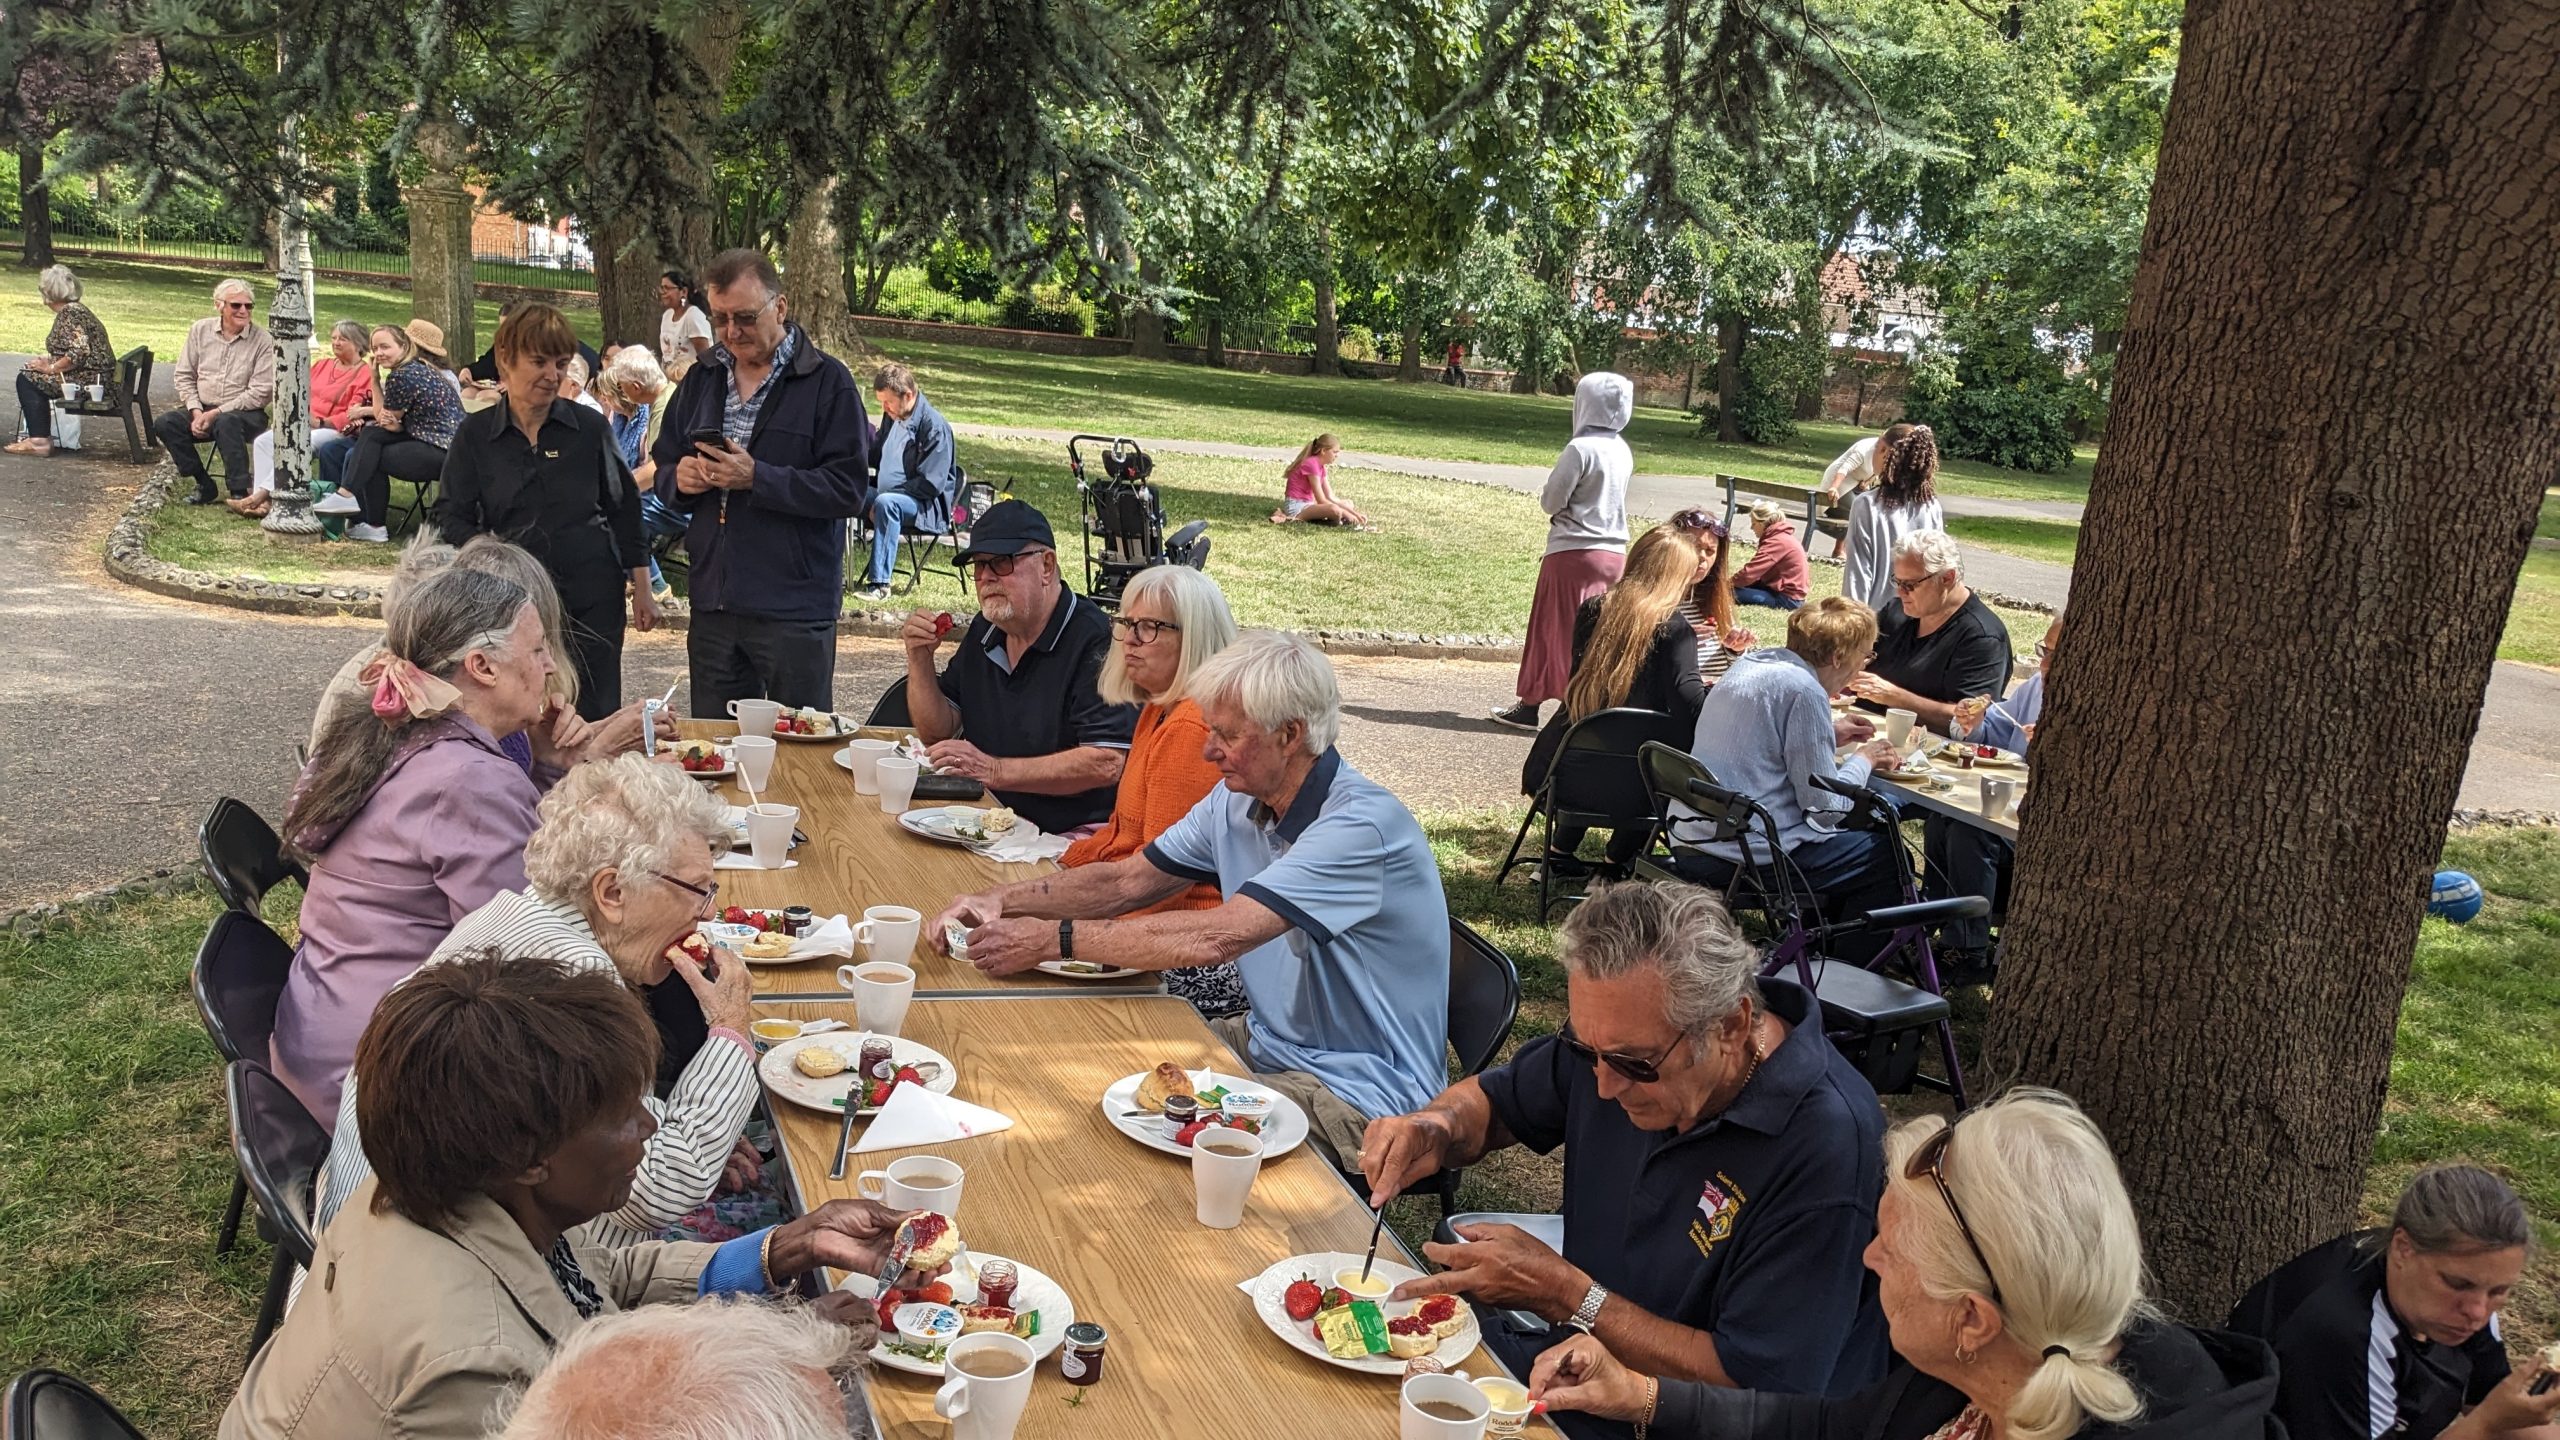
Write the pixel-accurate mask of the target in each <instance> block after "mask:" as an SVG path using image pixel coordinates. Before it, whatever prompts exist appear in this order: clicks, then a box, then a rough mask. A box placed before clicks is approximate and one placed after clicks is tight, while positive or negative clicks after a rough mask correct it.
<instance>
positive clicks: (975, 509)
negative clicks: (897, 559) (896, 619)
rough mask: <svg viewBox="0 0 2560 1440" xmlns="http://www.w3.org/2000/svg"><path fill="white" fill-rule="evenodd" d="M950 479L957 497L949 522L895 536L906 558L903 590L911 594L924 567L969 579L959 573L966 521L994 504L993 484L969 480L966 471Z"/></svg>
mask: <svg viewBox="0 0 2560 1440" xmlns="http://www.w3.org/2000/svg"><path fill="white" fill-rule="evenodd" d="M952 478H953V480H954V481H955V482H957V483H956V484H955V485H954V487H953V489H952V493H953V494H954V495H956V496H958V497H959V498H958V499H957V500H956V501H954V502H953V504H952V506H951V519H950V523H948V524H946V525H944V526H943V528H941V529H939V530H919V529H915V528H913V527H910V528H908V529H907V530H906V531H905V532H903V533H902V534H900V535H899V536H898V549H899V551H900V552H901V554H902V555H903V556H904V557H905V560H906V572H907V588H906V592H902V593H911V592H913V591H914V590H915V588H916V587H917V586H919V585H922V584H923V583H924V572H925V571H927V570H947V571H949V572H950V573H951V576H952V578H953V579H955V580H961V581H966V580H967V579H968V578H969V577H968V576H966V575H964V574H962V573H961V572H960V558H959V557H960V552H961V551H963V550H966V549H968V548H969V522H970V521H971V520H972V519H974V518H975V517H977V516H980V515H984V514H986V513H987V507H988V506H990V505H993V504H994V503H996V487H994V486H993V485H990V484H988V483H987V482H986V481H984V480H972V479H970V478H969V472H968V471H966V470H959V469H955V471H954V474H953V476H952ZM936 555H940V556H942V557H943V560H942V563H940V564H935V563H934V556H936ZM893 588H894V587H893Z"/></svg>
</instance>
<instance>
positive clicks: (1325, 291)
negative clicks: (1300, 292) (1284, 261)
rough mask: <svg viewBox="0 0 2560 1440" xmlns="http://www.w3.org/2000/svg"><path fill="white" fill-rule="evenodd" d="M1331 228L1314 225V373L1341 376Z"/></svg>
mask: <svg viewBox="0 0 2560 1440" xmlns="http://www.w3.org/2000/svg"><path fill="white" fill-rule="evenodd" d="M1335 303H1336V301H1335V296H1334V283H1333V226H1332V225H1330V224H1327V223H1326V222H1324V221H1321V220H1320V221H1317V222H1316V337H1315V339H1316V353H1315V365H1314V372H1313V373H1315V374H1318V375H1339V374H1341V373H1342V326H1341V323H1340V321H1339V319H1338V317H1337V316H1336V315H1335V313H1334V307H1335Z"/></svg>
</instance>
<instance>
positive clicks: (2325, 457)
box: [1985, 0, 2560, 1318]
mask: <svg viewBox="0 0 2560 1440" xmlns="http://www.w3.org/2000/svg"><path fill="white" fill-rule="evenodd" d="M2340 76H2354V77H2355V81H2354V83H2352V84H2340V83H2338V79H2339V77H2340ZM2556 84H2560V0H2482V3H2478V4H2471V5H2444V4H2425V5H2421V4H2415V3H2410V0H2333V3H2332V4H2330V5H2328V6H2325V7H2322V8H2321V10H2320V12H2319V13H2318V14H2317V15H2316V16H2315V15H2313V14H2312V13H2311V12H2309V11H2307V10H2305V9H2303V8H2302V7H2300V6H2298V5H2295V4H2293V3H2290V0H2223V3H2219V4H2214V5H2209V6H2208V5H2195V6H2190V7H2189V8H2188V10H2187V15H2186V26H2185V39H2184V44H2183V47H2182V56H2181V60H2180V63H2179V67H2178V86H2177V93H2176V96H2175V98H2174V99H2173V100H2172V101H2171V102H2170V106H2169V112H2168V117H2167V126H2166V131H2165V133H2164V135H2163V138H2162V141H2161V146H2160V162H2159V173H2158V180H2157V184H2156V186H2155V188H2154V189H2153V191H2152V207H2151V218H2150V224H2149V228H2148V230H2147V231H2146V233H2145V235H2144V238H2143V255H2142V261H2141V266H2140V269H2139V270H2138V272H2137V274H2136V277H2135V281H2134V290H2133V297H2132V306H2131V313H2130V315H2129V316H2128V319H2127V324H2126V329H2125V333H2124V341H2123V351H2122V354H2121V357H2120V360H2119V362H2118V367H2117V370H2116V376H2117V383H2116V389H2115V409H2114V413H2113V414H2112V415H2111V416H2110V418H2109V423H2108V444H2107V447H2106V450H2105V452H2104V454H2103V455H2102V456H2101V458H2100V459H2099V461H2098V467H2097V474H2096V477H2095V480H2094V483H2093V485H2092V489H2091V494H2090V502H2089V509H2088V518H2087V533H2086V536H2085V538H2084V539H2083V540H2082V542H2081V547H2080V553H2081V555H2082V557H2083V558H2084V560H2088V559H2089V558H2090V557H2097V558H2096V560H2095V561H2094V563H2084V564H2083V565H2082V566H2081V567H2080V569H2079V573H2078V575H2077V577H2076V583H2075V585H2074V594H2073V596H2072V601H2073V608H2072V612H2071V640H2070V642H2069V645H2068V647H2067V648H2066V649H2065V650H2063V652H2062V653H2061V655H2060V658H2059V659H2058V661H2057V662H2056V669H2055V672H2054V675H2053V680H2052V689H2051V690H2050V692H2049V698H2048V700H2047V702H2046V712H2045V716H2044V727H2043V728H2044V731H2045V733H2044V734H2043V735H2042V736H2040V738H2039V739H2038V741H2037V763H2036V785H2035V791H2034V802H2033V803H2032V805H2030V806H2029V807H2028V809H2027V811H2026V815H2025V832H2024V836H2023V843H2022V845H2021V847H2020V853H2019V863H2018V867H2017V876H2018V888H2017V892H2016V895H2015V898H2014V900H2013V902H2012V904H2011V906H2010V909H2009V929H2008V935H2007V951H2006V954H2005V956H2004V963H2003V965H2002V982H2003V983H2002V985H2001V991H2000V1004H1999V1005H1998V1006H1997V1007H1995V1008H1994V1010H1993V1012H1992V1018H1991V1024H1990V1029H1989V1032H1988V1035H1987V1037H1986V1041H1985V1056H1986V1061H1987V1065H1986V1068H1987V1069H1988V1070H1989V1071H1990V1072H1991V1074H1992V1075H1994V1076H1997V1077H2005V1078H2010V1079H2022V1080H2029V1081H2034V1082H2037V1083H2041V1084H2048V1085H2053V1086H2057V1087H2059V1088H2061V1089H2063V1090H2065V1091H2067V1092H2069V1093H2071V1094H2073V1095H2075V1096H2077V1097H2078V1098H2079V1099H2080V1100H2081V1101H2082V1103H2084V1104H2085V1105H2087V1106H2088V1107H2089V1109H2090V1111H2091V1113H2092V1114H2093V1115H2094V1116H2095V1117H2096V1119H2097V1121H2098V1123H2099V1124H2100V1125H2102V1126H2103V1127H2105V1129H2106V1131H2107V1134H2108V1135H2109V1137H2110V1138H2111V1139H2112V1140H2113V1142H2114V1144H2115V1147H2116V1151H2117V1153H2118V1155H2119V1156H2120V1158H2121V1160H2122V1163H2123V1167H2124V1173H2125V1177H2126V1179H2127V1181H2128V1182H2129V1184H2130V1185H2131V1187H2132V1190H2133V1193H2134V1196H2135V1199H2136V1203H2137V1207H2138V1209H2139V1211H2140V1213H2141V1214H2142V1217H2143V1231H2144V1238H2145V1240H2146V1242H2147V1245H2148V1249H2149V1257H2150V1261H2151V1264H2152V1266H2153V1267H2154V1269H2155V1270H2156V1271H2157V1273H2158V1275H2159V1277H2160V1280H2161V1282H2162V1286H2163V1290H2164V1293H2165V1295H2166V1298H2167V1299H2168V1300H2169V1301H2170V1302H2171V1303H2172V1304H2173V1305H2174V1306H2176V1307H2177V1308H2178V1309H2180V1310H2181V1311H2182V1312H2183V1313H2184V1314H2185V1315H2187V1316H2188V1317H2190V1318H2200V1317H2218V1316H2219V1315H2220V1314H2221V1313H2222V1311H2223V1307H2224V1306H2226V1305H2227V1304H2228V1303H2229V1302H2230V1300H2231V1299H2232V1298H2233V1297H2234V1296H2235V1294H2236V1293H2237V1292H2238V1291H2239V1290H2241V1289H2242V1288H2243V1287H2245V1286H2246V1285H2248V1284H2249V1283H2250V1282H2251V1281H2252V1280H2253V1279H2254V1278H2255V1277H2257V1276H2258V1275H2260V1274H2263V1273H2264V1272H2265V1271H2266V1270H2267V1269H2268V1268H2269V1267H2270V1266H2271V1265H2273V1264H2275V1263H2277V1262H2279V1261H2281V1260H2282V1259H2284V1258H2285V1257H2287V1256H2289V1255H2291V1254H2292V1253H2294V1252H2295V1251H2297V1250H2298V1249H2300V1248H2301V1247H2303V1246H2304V1245H2306V1244H2308V1243H2310V1242H2312V1241H2314V1240H2317V1239H2321V1238H2324V1237H2326V1236H2330V1235H2333V1234H2335V1233H2337V1232H2338V1231H2339V1230H2340V1229H2342V1228H2344V1227H2345V1226H2346V1225H2347V1224H2348V1223H2349V1222H2350V1220H2351V1219H2352V1218H2353V1216H2354V1214H2355V1211H2356V1202H2357V1199H2358V1196H2359V1194H2360V1192H2361V1188H2362V1185H2363V1180H2364V1174H2365V1167H2366V1163H2367V1160H2368V1158H2369V1156H2370V1152H2371V1148H2372V1141H2373V1136H2374V1131H2375V1127H2376V1125H2377V1124H2378V1122H2379V1119H2380V1116H2381V1110H2382V1102H2383V1095H2384V1091H2385V1089H2386V1087H2387V1084H2388V1081H2389V1077H2390V1060H2391V1050H2392V1040H2393V1034H2394V1027H2395V1023H2396V1021H2397V1018H2398V1015H2399V1010H2400V1004H2401V998H2402V992H2403V990H2404V989H2405V987H2406V984H2407V981H2408V975H2409V964H2410V957H2411V954H2412V951H2413V948H2414V945H2415V938H2416V931H2417V926H2418V919H2419V916H2420V913H2421V910H2422V908H2423V903H2424V893H2425V885H2426V877H2427V873H2428V871H2429V869H2430V868H2431V867H2432V865H2433V862H2434V860H2435V858H2436V855H2437V853H2438V850H2439V848H2440V847H2441V845H2442V844H2443V841H2444V826H2445V820H2446V817H2447V815H2448V814H2449V813H2450V811H2451V809H2452V806H2453V801H2454V795H2455V791H2456V787H2457V785H2458V783H2459V781H2460V779H2461V775H2462V769H2463V764H2464V757H2465V756H2466V754H2467V753H2468V752H2469V748H2470V741H2471V738H2472V735H2473V732H2474V731H2475V729H2476V728H2477V726H2478V723H2479V717H2480V706H2481V697H2482V694H2483V692H2484V690H2485V689H2486V687H2487V684H2488V679H2489V671H2490V665H2491V663H2492V659H2493V657H2494V655H2495V653H2496V649H2497V644H2498V636H2499V632H2500V630H2501V628H2502V627H2503V625H2504V623H2505V618H2506V613H2507V606H2508V602H2509V599H2510V597H2511V595H2512V594H2513V591H2514V586H2515V580H2516V574H2517V571H2518V568H2519V567H2520V565H2521V564H2522V562H2523V559H2524V556H2525V553H2526V550H2527V547H2528V542H2529V539H2530V537H2531V535H2532V532H2533V526H2534V515H2535V510H2536V506H2537V504H2538V503H2539V501H2540V498H2541V493H2542V487H2543V484H2544V482H2545V480H2546V479H2548V477H2549V472H2550V468H2551V456H2552V455H2553V454H2554V453H2555V452H2560V407H2555V404H2554V398H2553V397H2554V396H2555V394H2560V267H2554V266H2553V265H2552V264H2551V251H2550V236H2551V235H2552V233H2553V231H2554V229H2555V227H2560V106H2554V105H2552V104H2551V103H2549V102H2550V98H2551V96H2552V95H2553V93H2554V88H2555V85H2556ZM2244 508H2245V510H2246V511H2247V512H2248V519H2249V523H2246V524H2235V523H2233V522H2234V520H2235V519H2237V518H2239V516H2240V514H2241V512H2242V511H2243V509H2244Z"/></svg>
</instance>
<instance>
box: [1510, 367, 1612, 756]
mask: <svg viewBox="0 0 2560 1440" xmlns="http://www.w3.org/2000/svg"><path fill="white" fill-rule="evenodd" d="M1635 408H1636V387H1635V382H1633V381H1631V380H1629V379H1628V378H1627V377H1626V376H1624V375H1618V374H1614V373H1611V372H1609V371H1606V370H1601V371H1594V372H1593V373H1591V374H1589V375H1585V376H1583V377H1582V382H1581V383H1580V384H1578V385H1576V386H1574V387H1573V439H1572V440H1570V441H1568V442H1566V444H1565V447H1564V453H1563V454H1561V455H1558V456H1557V457H1556V464H1555V468H1554V469H1553V470H1550V471H1549V472H1547V485H1546V489H1545V491H1544V492H1542V493H1541V494H1540V495H1539V497H1538V504H1539V507H1540V508H1541V509H1543V510H1545V511H1546V512H1547V517H1548V518H1547V558H1546V559H1545V560H1544V561H1542V562H1540V564H1539V566H1538V589H1537V593H1536V595H1535V596H1534V597H1533V598H1532V599H1531V600H1530V602H1529V634H1528V637H1527V640H1526V642H1525V643H1524V644H1523V645H1522V646H1521V650H1520V679H1519V682H1518V684H1517V686H1516V687H1515V689H1516V691H1517V694H1518V696H1519V698H1518V700H1517V701H1515V702H1514V703H1512V704H1510V705H1507V706H1504V707H1503V708H1502V709H1499V710H1496V711H1494V712H1493V718H1494V720H1495V721H1496V722H1497V723H1499V724H1504V725H1509V726H1512V727H1514V728H1516V729H1521V730H1535V729H1537V728H1538V707H1539V706H1541V705H1543V704H1545V703H1546V702H1547V701H1549V700H1554V699H1558V698H1560V697H1562V696H1563V694H1564V687H1565V682H1566V681H1567V680H1570V679H1572V678H1573V615H1574V611H1575V610H1577V609H1579V608H1580V607H1581V605H1582V602H1583V601H1585V600H1588V599H1590V598H1591V597H1592V596H1594V595H1597V594H1599V593H1600V592H1601V591H1603V590H1606V589H1608V588H1609V587H1610V586H1611V585H1613V584H1616V583H1617V580H1618V574H1619V572H1620V571H1622V570H1624V569H1625V568H1626V564H1627V481H1628V480H1629V479H1630V478H1632V477H1633V476H1634V474H1635V469H1636V457H1635V452H1634V451H1632V450H1629V449H1628V448H1627V442H1626V440H1625V439H1624V438H1622V437H1621V436H1620V434H1619V432H1620V431H1622V430H1624V429H1626V428H1627V421H1628V420H1629V419H1631V418H1632V417H1633V416H1634V414H1635Z"/></svg>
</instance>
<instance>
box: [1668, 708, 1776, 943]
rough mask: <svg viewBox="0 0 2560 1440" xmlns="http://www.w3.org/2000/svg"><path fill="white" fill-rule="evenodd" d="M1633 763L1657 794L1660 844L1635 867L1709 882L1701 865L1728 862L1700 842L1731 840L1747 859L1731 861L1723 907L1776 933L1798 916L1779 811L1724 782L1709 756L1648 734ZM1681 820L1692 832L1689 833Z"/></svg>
mask: <svg viewBox="0 0 2560 1440" xmlns="http://www.w3.org/2000/svg"><path fill="white" fill-rule="evenodd" d="M1636 767H1637V769H1638V771H1639V772H1640V773H1641V774H1642V775H1643V776H1644V783H1645V789H1646V791H1647V792H1648V793H1650V794H1651V796H1652V798H1653V805H1654V812H1653V813H1654V838H1655V839H1657V840H1658V841H1660V842H1661V844H1662V847H1663V853H1662V854H1661V855H1658V856H1657V855H1653V854H1647V855H1644V856H1640V857H1638V859H1637V860H1636V862H1635V866H1634V869H1635V873H1636V876H1637V878H1638V879H1643V880H1676V881H1678V882H1680V883H1682V884H1684V885H1701V884H1705V883H1706V882H1705V881H1704V880H1702V879H1701V878H1699V873H1698V872H1699V871H1700V870H1702V869H1703V870H1713V869H1717V868H1721V867H1723V866H1725V865H1727V864H1730V863H1731V862H1730V861H1727V860H1724V859H1722V858H1721V857H1718V856H1715V855H1711V854H1709V853H1707V852H1706V851H1705V850H1703V849H1701V848H1699V847H1701V846H1704V845H1709V844H1722V845H1732V846H1735V847H1737V850H1738V852H1739V853H1740V854H1741V855H1742V857H1743V859H1744V860H1745V861H1746V862H1748V863H1745V864H1741V865H1736V866H1734V867H1733V876H1732V878H1731V879H1730V880H1728V881H1726V882H1725V885H1724V887H1723V892H1722V893H1723V895H1724V902H1725V908H1727V909H1729V910H1732V911H1734V912H1735V913H1736V914H1739V913H1741V912H1742V911H1744V910H1752V911H1756V912H1758V913H1759V915H1760V917H1761V919H1762V921H1763V922H1764V923H1765V924H1766V925H1767V926H1768V928H1769V930H1770V931H1771V932H1772V933H1776V932H1778V931H1780V930H1783V929H1784V928H1785V927H1786V926H1787V925H1788V924H1789V923H1790V922H1791V921H1793V920H1794V918H1795V913H1796V894H1795V887H1794V885H1793V884H1792V883H1791V881H1790V877H1789V875H1788V871H1787V867H1786V866H1785V865H1784V864H1781V863H1775V862H1778V861H1780V860H1781V859H1782V858H1783V855H1784V852H1783V851H1782V850H1781V849H1780V848H1779V845H1778V821H1777V817H1775V816H1773V815H1771V814H1770V813H1769V812H1768V811H1767V810H1766V809H1764V808H1763V807H1761V806H1760V805H1758V804H1755V803H1753V801H1752V799H1751V797H1750V796H1748V795H1744V794H1742V793H1740V792H1739V791H1734V790H1728V789H1726V788H1725V787H1724V786H1723V785H1721V784H1719V783H1718V782H1717V780H1716V777H1715V772H1714V771H1711V770H1709V769H1708V768H1707V767H1706V763H1705V762H1704V761H1702V760H1700V759H1699V758H1698V757H1697V756H1695V755H1692V754H1690V753H1689V752H1688V751H1686V750H1683V749H1681V748H1680V747H1678V746H1677V745H1666V744H1664V743H1662V742H1660V741H1656V740H1649V741H1646V742H1645V743H1644V744H1643V745H1642V746H1641V747H1639V748H1638V749H1637V751H1636ZM1675 806H1676V807H1678V808H1676V809H1675ZM1683 810H1685V811H1686V812H1687V813H1685V814H1684V813H1681V812H1682V811H1683ZM1681 826H1686V827H1688V830H1689V832H1690V833H1689V834H1688V835H1687V836H1685V837H1684V836H1683V835H1682V834H1681V833H1680V829H1679V827H1681ZM1701 827H1703V833H1701ZM1759 856H1766V857H1768V860H1769V862H1770V863H1761V862H1760V861H1759V860H1758V858H1757V857H1759Z"/></svg>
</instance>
